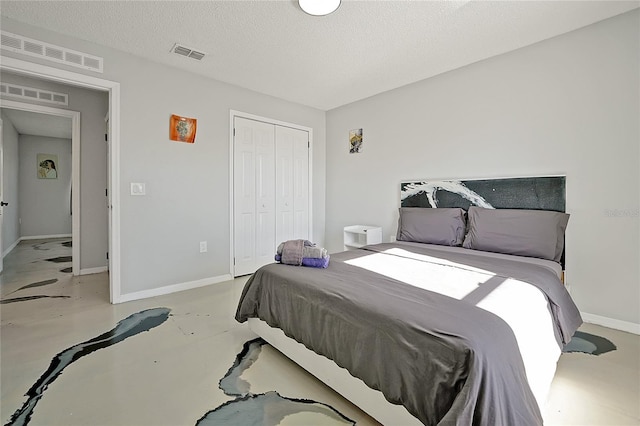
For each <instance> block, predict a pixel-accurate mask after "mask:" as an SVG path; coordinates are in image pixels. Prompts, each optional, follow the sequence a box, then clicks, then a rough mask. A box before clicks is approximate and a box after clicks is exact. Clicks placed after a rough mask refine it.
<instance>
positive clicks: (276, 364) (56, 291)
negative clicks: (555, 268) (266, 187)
mask: <svg viewBox="0 0 640 426" xmlns="http://www.w3.org/2000/svg"><path fill="white" fill-rule="evenodd" d="M64 241H67V240H66V239H57V240H42V241H23V242H22V243H20V244H19V245H18V246H17V247H16V248H15V249H14V250H13V251H12V252H11V253H10V254H9V255H8V256H7V257H5V259H4V271H3V273H2V274H1V275H0V296H1V299H2V301H3V303H2V304H1V305H0V319H1V325H0V369H1V371H0V391H1V405H0V421H2V424H7V423H8V422H10V420H11V419H12V416H14V415H15V414H16V412H17V411H18V410H19V409H20V408H21V407H23V406H24V404H25V402H26V401H27V399H28V398H27V397H26V396H25V394H26V393H27V392H28V391H29V390H30V388H31V387H32V386H33V385H34V384H35V383H36V382H37V381H38V380H39V379H41V378H42V377H43V376H45V375H46V372H47V369H48V368H49V366H50V364H51V362H52V359H54V358H55V357H56V356H57V355H61V356H63V357H64V356H65V355H66V354H69V353H71V352H69V351H67V350H68V349H69V350H70V351H73V350H75V349H77V348H79V347H78V346H76V345H78V344H80V343H83V342H84V343H86V342H92V339H94V338H96V337H98V336H101V335H104V334H105V333H106V332H108V331H110V330H113V329H114V328H115V329H116V331H114V333H111V334H108V335H106V339H107V340H109V338H113V336H114V335H115V334H118V332H119V331H120V330H121V329H122V328H124V327H126V326H127V324H130V323H131V322H130V321H133V320H132V318H133V319H135V315H134V314H136V313H139V312H142V311H145V310H148V309H154V308H167V309H169V310H170V313H169V315H168V317H164V320H163V321H162V322H159V323H157V324H155V325H153V326H152V327H151V326H150V327H149V329H148V331H140V332H138V333H137V334H136V333H133V334H131V335H130V336H129V337H127V338H123V339H122V340H120V341H117V342H116V343H113V344H111V345H107V344H104V345H102V344H101V343H87V345H89V346H86V345H85V346H84V348H85V349H84V351H85V352H81V351H80V350H79V349H78V350H77V351H76V352H73V353H77V354H78V355H77V356H78V357H77V359H76V360H75V361H72V362H70V363H69V364H68V365H67V366H66V367H65V368H64V369H63V370H61V372H60V374H59V375H57V376H55V374H51V375H50V376H51V377H53V376H55V377H54V378H53V380H49V381H47V382H46V384H45V385H44V386H41V388H40V389H39V391H42V393H41V397H39V398H34V399H35V406H34V407H35V408H34V409H33V415H32V417H31V419H30V422H29V424H31V425H196V424H197V423H198V422H199V420H200V419H203V417H205V415H207V413H210V412H211V411H212V410H214V409H216V408H218V407H220V406H221V405H223V404H224V403H226V402H230V401H234V400H236V398H237V397H236V396H233V395H231V394H230V392H229V391H228V388H229V387H235V386H238V385H241V386H248V388H249V389H250V392H251V393H253V394H259V393H265V394H267V393H268V392H270V391H277V392H278V393H279V395H282V396H283V397H290V398H300V399H308V400H312V401H317V403H318V404H303V405H297V406H296V407H298V408H297V409H298V410H300V411H298V412H296V413H295V414H293V415H288V416H287V417H285V418H284V419H281V417H282V415H283V414H282V413H281V412H280V413H269V414H268V416H267V418H265V419H263V420H259V421H257V422H256V423H254V424H257V425H269V424H280V425H316V424H317V425H334V424H335V425H338V424H350V423H351V422H349V421H346V420H345V419H344V418H343V417H340V416H337V415H336V413H335V412H334V411H332V410H331V409H330V408H328V407H332V408H333V409H335V410H336V411H338V412H339V413H341V414H342V415H343V416H345V417H346V418H348V419H350V420H352V421H354V422H356V424H358V425H375V424H377V423H376V422H375V421H374V420H373V419H371V418H370V417H368V416H367V415H366V414H364V413H363V412H361V411H360V410H358V409H357V408H356V407H355V406H353V405H352V404H350V403H349V402H348V401H346V400H344V399H343V398H341V397H340V396H339V395H337V394H336V393H335V392H333V391H332V390H331V389H329V388H327V387H326V386H324V385H323V384H322V383H320V382H319V381H317V380H316V379H315V378H313V377H312V376H310V375H309V374H307V373H306V372H305V371H304V370H302V369H301V368H299V367H298V366H297V365H295V364H294V363H292V362H291V361H289V360H288V359H287V358H286V357H284V356H283V355H281V354H280V353H279V352H277V351H276V350H274V349H272V348H271V347H270V346H268V345H264V346H262V347H261V348H260V349H259V355H258V354H257V352H255V353H254V352H251V351H250V353H249V355H248V356H251V353H254V354H255V355H256V356H255V361H254V362H253V363H251V362H245V363H241V365H240V366H239V369H238V370H232V369H231V367H232V366H233V365H234V361H235V360H236V356H237V355H238V354H239V353H240V352H241V351H242V350H243V345H244V343H245V342H247V341H249V340H252V339H254V338H255V337H256V336H255V335H254V334H253V333H252V332H251V331H249V330H248V329H247V327H246V325H240V324H238V323H236V322H235V320H234V319H233V314H234V312H235V307H236V303H237V300H238V298H239V296H240V292H241V291H242V286H243V285H244V282H245V281H246V278H240V279H236V280H233V281H229V282H225V283H220V284H215V285H211V286H208V287H203V288H199V289H195V290H190V291H184V292H181V293H176V294H173V295H167V296H160V297H155V298H152V299H146V300H142V301H134V302H128V303H123V304H119V305H111V304H109V302H108V300H109V296H108V293H109V289H108V276H107V274H106V273H103V274H95V275H85V276H80V277H72V276H71V274H70V273H68V272H61V270H62V269H64V268H66V267H69V266H71V263H70V262H62V263H55V262H52V261H47V260H46V259H52V258H59V257H64V256H70V255H71V249H70V248H69V247H65V246H64V245H62V243H63V242H64ZM61 260H66V259H61ZM54 280H57V281H55V282H54ZM26 286H29V287H26ZM25 287H26V288H25ZM36 296H45V297H39V298H37V297H36ZM146 312H151V311H146ZM154 312H156V311H154ZM131 315H134V317H130V316H131ZM123 320H124V321H123ZM581 330H582V331H585V332H588V333H592V334H596V335H600V336H603V337H606V338H608V339H609V340H611V341H612V342H613V343H615V344H616V346H617V347H618V350H616V351H613V352H609V353H606V354H603V355H600V356H592V355H586V354H581V353H571V354H563V355H562V356H561V359H560V362H559V365H558V372H557V374H556V377H555V379H554V382H553V385H552V389H551V393H550V397H549V401H548V404H547V406H546V407H545V409H544V416H545V424H547V425H639V424H640V402H639V401H640V336H636V335H632V334H629V333H624V332H620V331H616V330H610V329H607V328H604V327H599V326H595V325H590V324H585V325H583V327H582V328H581ZM101 337H105V336H101ZM91 345H93V346H91ZM70 348H71V349H70ZM74 348H75V349H74ZM87 348H96V349H94V350H90V349H87ZM234 371H235V373H234ZM55 372H56V371H55V370H54V373H55ZM225 375H228V377H230V378H231V379H230V380H231V381H232V384H231V385H225V386H226V387H225V386H223V388H225V389H226V390H225V391H223V390H222V389H220V387H219V382H220V380H221V379H222V378H223V377H225ZM43 389H44V390H43ZM225 392H226V393H225ZM267 395H268V396H269V397H273V395H274V394H271V393H268V394H267ZM327 406H328V407H327ZM228 407H236V408H238V410H239V411H242V412H248V411H249V410H252V409H253V407H252V406H249V405H236V404H228ZM243 407H244V408H243ZM218 411H221V410H218ZM294 411H295V410H294ZM285 412H286V410H285ZM278 418H280V419H281V420H279V421H276V420H270V419H278ZM249 421H250V420H249V418H248V417H246V416H245V417H242V416H238V417H237V421H232V422H231V423H229V422H228V421H226V422H225V423H221V424H225V425H235V424H237V425H243V426H245V425H247V424H251V423H249ZM272 421H273V422H275V423H273V422H272ZM206 423H207V422H206V421H205V420H203V421H202V423H200V424H206Z"/></svg>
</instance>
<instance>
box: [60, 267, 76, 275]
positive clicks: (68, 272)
mask: <svg viewBox="0 0 640 426" xmlns="http://www.w3.org/2000/svg"><path fill="white" fill-rule="evenodd" d="M60 272H64V273H65V274H70V273H71V272H73V268H72V267H71V266H69V267H68V268H62V269H60Z"/></svg>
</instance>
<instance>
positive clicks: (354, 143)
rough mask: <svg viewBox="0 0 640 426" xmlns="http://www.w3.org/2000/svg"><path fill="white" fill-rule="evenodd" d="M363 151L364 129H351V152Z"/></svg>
mask: <svg viewBox="0 0 640 426" xmlns="http://www.w3.org/2000/svg"><path fill="white" fill-rule="evenodd" d="M359 152H362V129H354V130H350V131H349V154H358V153H359Z"/></svg>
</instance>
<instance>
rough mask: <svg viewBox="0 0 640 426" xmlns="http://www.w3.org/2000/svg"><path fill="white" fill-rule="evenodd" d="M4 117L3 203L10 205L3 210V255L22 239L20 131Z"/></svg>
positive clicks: (3, 115)
mask: <svg viewBox="0 0 640 426" xmlns="http://www.w3.org/2000/svg"><path fill="white" fill-rule="evenodd" d="M0 114H1V116H2V149H3V161H2V163H3V164H2V186H3V194H2V198H3V201H4V202H6V203H9V205H8V206H5V207H3V208H2V253H0V255H5V254H8V251H9V250H10V249H11V248H12V247H13V246H14V244H17V243H18V241H19V239H20V225H19V223H18V137H19V135H18V131H17V130H16V129H15V127H14V126H13V123H12V122H11V120H9V117H7V116H6V115H5V114H4V113H2V112H0Z"/></svg>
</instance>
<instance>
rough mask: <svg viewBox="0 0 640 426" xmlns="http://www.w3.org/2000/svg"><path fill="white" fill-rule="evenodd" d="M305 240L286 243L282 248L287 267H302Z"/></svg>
mask: <svg viewBox="0 0 640 426" xmlns="http://www.w3.org/2000/svg"><path fill="white" fill-rule="evenodd" d="M303 247H304V240H289V241H285V242H284V243H283V246H282V260H281V262H282V263H284V264H285V265H296V266H300V265H302V257H303V256H302V248H303Z"/></svg>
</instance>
